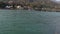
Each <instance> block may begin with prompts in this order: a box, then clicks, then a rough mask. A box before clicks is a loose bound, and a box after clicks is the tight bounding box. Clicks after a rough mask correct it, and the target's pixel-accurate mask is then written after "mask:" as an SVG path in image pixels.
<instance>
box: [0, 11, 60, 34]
mask: <svg viewBox="0 0 60 34" xmlns="http://www.w3.org/2000/svg"><path fill="white" fill-rule="evenodd" d="M0 34H60V12H40V11H27V10H0Z"/></svg>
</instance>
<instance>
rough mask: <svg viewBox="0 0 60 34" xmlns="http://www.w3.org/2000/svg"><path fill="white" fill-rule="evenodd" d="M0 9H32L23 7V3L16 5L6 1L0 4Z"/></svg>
mask: <svg viewBox="0 0 60 34" xmlns="http://www.w3.org/2000/svg"><path fill="white" fill-rule="evenodd" d="M0 9H25V10H28V9H32V7H30V6H28V5H24V4H23V3H22V4H21V3H16V2H13V1H8V2H0Z"/></svg>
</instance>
